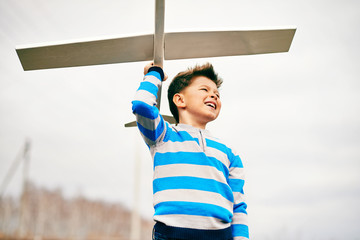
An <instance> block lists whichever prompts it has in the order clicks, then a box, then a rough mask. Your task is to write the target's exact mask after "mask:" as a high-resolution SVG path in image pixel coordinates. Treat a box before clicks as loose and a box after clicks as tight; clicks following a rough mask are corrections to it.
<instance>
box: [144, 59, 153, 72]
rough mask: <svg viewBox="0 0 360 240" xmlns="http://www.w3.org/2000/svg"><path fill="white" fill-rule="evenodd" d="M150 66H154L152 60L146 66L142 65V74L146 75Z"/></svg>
mask: <svg viewBox="0 0 360 240" xmlns="http://www.w3.org/2000/svg"><path fill="white" fill-rule="evenodd" d="M152 66H154V63H153V62H150V63H148V64H146V66H145V67H144V75H146V74H147V73H148V71H149V68H151V67H152Z"/></svg>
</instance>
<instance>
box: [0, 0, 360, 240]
mask: <svg viewBox="0 0 360 240" xmlns="http://www.w3.org/2000/svg"><path fill="white" fill-rule="evenodd" d="M154 6H155V3H154V1H145V0H133V1H124V0H105V1H99V0H87V1H85V0H76V1H69V0H62V1H60V0H52V1H46V0H28V1H21V0H12V1H6V0H0V56H1V58H0V181H1V182H0V183H1V184H2V185H1V202H0V203H1V206H0V234H1V237H2V238H10V237H17V238H20V237H24V238H25V237H26V238H29V239H50V238H51V239H110V238H111V239H151V229H152V225H153V222H152V214H153V209H152V183H151V180H152V163H151V157H150V154H149V153H148V149H147V147H146V146H145V144H144V143H143V142H142V139H141V138H140V136H139V134H138V132H137V130H136V129H134V128H132V129H127V128H124V124H125V123H127V122H129V121H132V120H134V117H133V115H132V113H131V100H132V97H133V96H134V93H135V91H136V89H137V87H138V84H139V82H140V81H141V80H142V77H143V67H144V66H145V64H146V63H145V62H137V63H125V64H111V65H102V66H91V67H75V68H66V69H51V70H40V71H27V72H24V71H23V69H22V67H21V64H20V61H19V59H18V57H17V55H16V52H15V47H16V46H19V45H27V44H41V43H52V42H58V41H63V40H69V41H71V40H78V39H87V38H103V37H104V38H108V37H111V36H122V35H126V36H133V35H139V34H147V33H153V31H154ZM359 9H360V2H359V1H355V0H341V1H340V0H330V1H324V0H318V1H310V0H304V1H299V0H298V1H292V0H290V1H284V0H273V1H265V0H255V1H251V2H249V1H242V0H240V1H239V0H225V1H219V0H196V1H190V0H182V1H166V10H165V31H166V32H175V31H195V30H241V29H262V28H271V27H286V26H295V27H297V32H296V34H295V37H294V40H293V43H292V46H291V48H290V51H289V52H288V53H280V54H265V55H254V56H237V57H222V58H208V59H188V60H177V61H165V64H164V69H165V71H166V72H167V74H168V75H169V79H172V78H173V77H174V76H175V75H176V74H177V73H178V72H179V71H182V70H185V69H186V68H187V67H188V66H193V65H194V64H197V63H199V64H201V63H204V62H211V63H212V64H213V65H214V67H215V70H216V71H217V72H218V73H219V75H220V76H221V77H222V78H223V79H224V84H223V86H222V89H221V98H222V103H223V107H222V112H221V114H220V117H219V118H218V119H217V120H216V121H215V122H213V123H211V124H209V125H208V128H209V130H210V131H212V132H213V134H214V135H216V136H218V137H219V138H222V139H224V140H225V141H226V142H228V143H229V145H230V146H232V148H234V149H236V150H237V152H238V153H239V155H240V157H241V158H242V160H243V163H244V166H245V168H246V176H247V177H246V184H245V191H246V199H247V203H248V213H249V220H250V235H251V239H254V240H273V239H276V240H281V239H286V240H289V239H291V240H302V239H304V240H305V239H306V240H308V239H314V240H337V239H347V240H356V239H360V228H359V226H360V207H359V200H360V176H359V172H360V124H359V123H360V81H359V76H360V68H359V67H358V62H359V53H360V47H359V42H360V32H359V29H360V15H359ZM169 82H170V81H168V82H165V83H164V87H163V91H164V94H163V96H164V97H163V99H162V100H163V102H162V113H163V114H170V111H169V109H168V104H167V102H166V94H165V91H166V90H167V86H168V84H169ZM136 159H137V160H136ZM136 163H138V164H136ZM136 189H138V190H137V191H136ZM132 226H135V228H134V227H132ZM131 229H133V230H131ZM134 229H141V230H136V231H135V230H134Z"/></svg>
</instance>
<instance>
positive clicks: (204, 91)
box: [180, 76, 221, 124]
mask: <svg viewBox="0 0 360 240" xmlns="http://www.w3.org/2000/svg"><path fill="white" fill-rule="evenodd" d="M180 94H182V95H183V98H184V104H185V109H186V111H187V114H189V115H190V116H191V117H193V118H194V120H197V121H200V122H202V123H205V124H206V123H208V122H211V121H213V120H215V119H216V118H217V116H218V115H219V113H220V109H221V101H220V95H219V91H218V88H217V87H216V84H215V83H214V82H213V81H212V80H210V79H209V78H207V77H204V76H196V77H194V78H193V79H192V81H191V83H190V85H189V86H187V87H186V88H185V89H183V90H182V91H181V92H180Z"/></svg>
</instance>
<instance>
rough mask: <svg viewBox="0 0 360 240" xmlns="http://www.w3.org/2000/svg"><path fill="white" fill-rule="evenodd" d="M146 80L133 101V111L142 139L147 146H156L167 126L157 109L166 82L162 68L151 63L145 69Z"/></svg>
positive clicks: (141, 84)
mask: <svg viewBox="0 0 360 240" xmlns="http://www.w3.org/2000/svg"><path fill="white" fill-rule="evenodd" d="M144 75H145V76H144V80H143V81H142V82H141V83H140V87H139V88H138V90H137V91H136V94H135V98H134V100H133V101H132V111H133V113H134V114H135V116H136V122H137V125H138V128H139V130H140V133H141V135H142V137H143V138H144V140H145V142H146V144H147V145H149V146H151V145H155V144H156V143H157V142H159V141H161V140H162V139H163V137H164V135H165V130H166V124H165V121H164V119H163V118H162V116H161V115H160V114H159V110H158V108H157V107H156V99H157V93H158V89H159V86H160V84H161V81H164V80H166V78H167V76H166V75H165V74H164V72H163V70H162V68H161V67H158V66H154V64H153V63H149V64H147V65H146V66H145V67H144Z"/></svg>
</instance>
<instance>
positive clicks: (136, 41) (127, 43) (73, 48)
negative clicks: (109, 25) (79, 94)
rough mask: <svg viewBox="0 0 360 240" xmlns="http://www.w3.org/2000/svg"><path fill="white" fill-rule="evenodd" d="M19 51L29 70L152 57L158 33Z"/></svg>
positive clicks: (130, 60)
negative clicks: (155, 36) (155, 34)
mask: <svg viewBox="0 0 360 240" xmlns="http://www.w3.org/2000/svg"><path fill="white" fill-rule="evenodd" d="M16 52H17V54H18V56H19V59H20V61H21V64H22V66H23V69H24V70H25V71H27V70H39V69H49V68H63V67H78V66H87V65H99V64H110V63H123V62H136V61H150V60H152V59H153V54H154V35H153V34H149V35H141V36H134V37H121V38H109V39H102V40H85V41H74V42H69V43H66V42H65V43H53V44H44V45H37V46H21V47H17V48H16Z"/></svg>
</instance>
